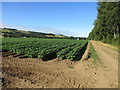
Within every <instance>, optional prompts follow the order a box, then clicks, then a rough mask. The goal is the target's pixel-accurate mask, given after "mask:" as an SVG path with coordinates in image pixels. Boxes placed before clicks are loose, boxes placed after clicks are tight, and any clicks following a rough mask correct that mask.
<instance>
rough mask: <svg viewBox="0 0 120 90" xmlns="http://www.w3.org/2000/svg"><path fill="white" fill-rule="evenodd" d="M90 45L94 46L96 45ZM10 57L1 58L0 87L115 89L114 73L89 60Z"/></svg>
mask: <svg viewBox="0 0 120 90" xmlns="http://www.w3.org/2000/svg"><path fill="white" fill-rule="evenodd" d="M92 44H93V46H95V45H96V42H92ZM99 46H101V45H100V44H99ZM101 47H104V46H101ZM95 50H96V52H97V51H98V50H99V49H97V47H95ZM106 50H107V49H106ZM104 52H105V51H104ZM111 52H112V50H111ZM4 54H5V53H3V55H4ZM5 55H6V54H5ZM98 55H99V54H98ZM108 55H109V54H108ZM13 56H14V55H10V54H9V55H8V56H5V57H2V69H3V88H117V87H118V83H117V78H116V77H117V75H116V71H115V72H114V70H111V69H110V68H109V66H107V64H106V63H103V64H101V63H97V64H94V63H93V60H92V59H88V60H85V61H78V62H71V61H70V60H67V59H66V60H59V59H57V58H56V59H53V60H50V61H46V62H44V61H42V60H41V59H37V58H36V59H35V58H19V57H13ZM114 73H115V74H114ZM113 75H114V76H113Z"/></svg>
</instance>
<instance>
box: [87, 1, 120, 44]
mask: <svg viewBox="0 0 120 90" xmlns="http://www.w3.org/2000/svg"><path fill="white" fill-rule="evenodd" d="M97 10H98V15H97V20H95V22H94V28H93V30H92V31H91V32H90V34H89V37H88V39H91V40H99V41H103V42H105V43H111V44H115V43H118V38H119V26H120V19H119V15H120V2H98V7H97Z"/></svg>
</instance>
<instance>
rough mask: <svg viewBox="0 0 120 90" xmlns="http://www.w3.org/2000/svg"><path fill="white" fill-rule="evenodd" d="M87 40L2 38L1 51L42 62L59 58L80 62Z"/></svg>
mask: <svg viewBox="0 0 120 90" xmlns="http://www.w3.org/2000/svg"><path fill="white" fill-rule="evenodd" d="M87 43H88V41H87V40H68V39H39V38H3V40H2V45H3V46H2V51H3V52H4V51H10V52H13V53H17V54H21V55H24V56H26V57H29V58H41V59H43V60H44V61H46V60H50V59H54V58H59V59H69V60H74V61H76V60H80V59H81V57H82V55H83V54H84V52H85V49H86V47H87Z"/></svg>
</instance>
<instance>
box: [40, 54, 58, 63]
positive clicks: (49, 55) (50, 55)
mask: <svg viewBox="0 0 120 90" xmlns="http://www.w3.org/2000/svg"><path fill="white" fill-rule="evenodd" d="M56 57H57V55H56V53H50V54H48V55H46V56H45V58H43V59H42V60H43V61H49V60H52V59H55V58H56Z"/></svg>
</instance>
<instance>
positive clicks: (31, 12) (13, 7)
mask: <svg viewBox="0 0 120 90" xmlns="http://www.w3.org/2000/svg"><path fill="white" fill-rule="evenodd" d="M96 3H97V2H76V3H75V2H59V3H58V2H37V3H35V2H19V3H18V2H3V4H2V15H3V22H2V24H3V25H2V27H3V28H14V29H18V30H25V31H35V32H43V33H53V34H63V35H65V36H74V37H88V34H89V33H90V32H91V31H92V28H93V27H94V25H93V23H94V21H95V20H96V18H97V4H96Z"/></svg>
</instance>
